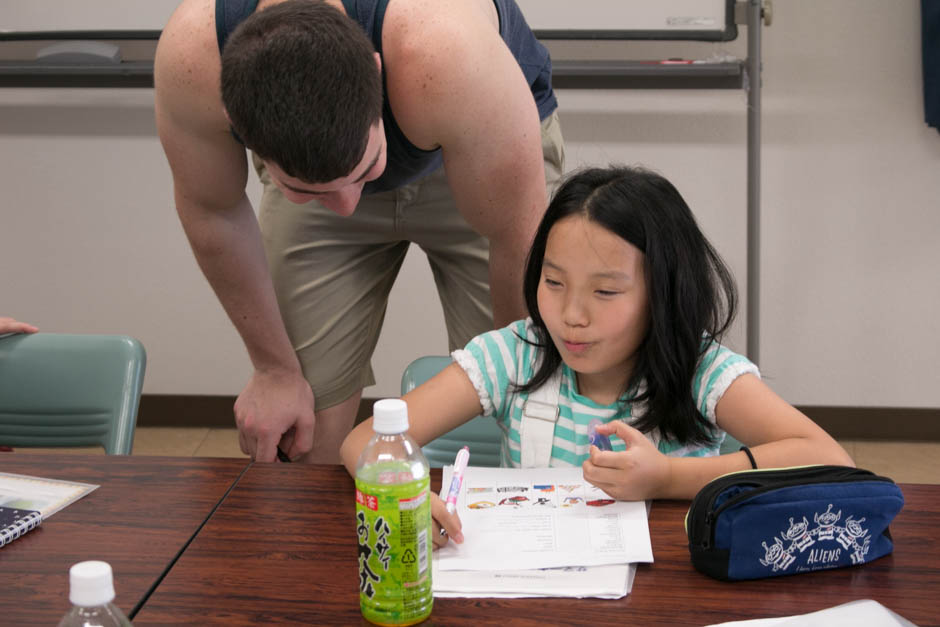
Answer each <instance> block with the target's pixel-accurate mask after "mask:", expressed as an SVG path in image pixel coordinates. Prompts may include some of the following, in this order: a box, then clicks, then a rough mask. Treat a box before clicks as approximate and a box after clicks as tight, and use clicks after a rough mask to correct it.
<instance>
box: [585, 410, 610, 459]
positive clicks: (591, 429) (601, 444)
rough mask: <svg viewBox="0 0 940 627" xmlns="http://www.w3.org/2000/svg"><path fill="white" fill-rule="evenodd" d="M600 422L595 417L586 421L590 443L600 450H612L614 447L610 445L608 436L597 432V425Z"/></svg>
mask: <svg viewBox="0 0 940 627" xmlns="http://www.w3.org/2000/svg"><path fill="white" fill-rule="evenodd" d="M600 424H603V423H601V421H600V420H598V419H597V418H595V419H594V420H592V421H591V422H589V423H588V439H589V440H590V441H591V444H593V445H594V446H596V447H597V448H599V449H600V450H602V451H612V450H614V447H613V446H611V445H610V438H608V437H607V436H606V435H603V434H601V433H598V432H597V426H598V425H600Z"/></svg>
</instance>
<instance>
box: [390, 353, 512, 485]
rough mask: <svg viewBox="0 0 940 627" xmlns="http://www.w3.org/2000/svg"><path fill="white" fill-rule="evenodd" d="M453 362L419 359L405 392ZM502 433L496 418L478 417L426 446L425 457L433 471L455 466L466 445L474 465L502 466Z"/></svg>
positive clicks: (412, 367)
mask: <svg viewBox="0 0 940 627" xmlns="http://www.w3.org/2000/svg"><path fill="white" fill-rule="evenodd" d="M450 363H451V359H450V357H437V356H428V357H419V358H417V359H415V360H414V361H413V362H411V363H410V364H409V365H408V367H407V368H405V372H404V374H403V375H402V377H401V393H402V394H406V393H407V392H410V391H411V390H413V389H415V388H416V387H418V386H419V385H421V384H422V383H424V382H425V381H427V380H428V379H430V378H431V377H433V376H434V375H436V374H437V373H438V372H440V371H441V370H443V369H444V368H445V367H446V366H447V365H448V364H450ZM501 442H502V431H500V429H499V427H498V426H497V425H496V421H495V420H494V419H493V418H488V417H486V416H477V417H476V418H473V419H472V420H470V421H469V422H465V423H464V424H462V425H460V426H459V427H457V428H456V429H454V430H452V431H449V432H448V433H445V434H444V435H442V436H441V437H439V438H437V439H436V440H434V441H432V442H429V443H428V444H426V445H425V446H424V447H422V449H421V450H422V451H424V456H425V457H427V458H428V463H430V464H431V467H432V468H441V467H442V466H449V465H451V464H453V463H454V457H456V455H457V451H459V450H460V449H461V448H463V447H464V446H469V447H470V465H471V466H488V467H498V466H499V465H500V464H499V459H500V448H501Z"/></svg>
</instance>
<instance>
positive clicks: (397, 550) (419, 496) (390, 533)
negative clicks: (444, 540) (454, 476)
mask: <svg viewBox="0 0 940 627" xmlns="http://www.w3.org/2000/svg"><path fill="white" fill-rule="evenodd" d="M373 416H374V417H373V428H374V429H375V434H374V435H373V436H372V439H371V440H369V443H368V444H367V445H366V448H365V449H364V450H363V451H362V454H361V455H360V456H359V461H358V462H357V464H356V534H357V536H358V538H359V605H360V607H361V609H362V615H363V616H364V617H365V618H366V620H368V621H369V622H372V623H375V624H377V625H413V624H415V623H419V622H421V621H423V620H424V619H426V618H427V617H428V616H430V614H431V606H432V605H433V603H434V597H433V595H432V593H431V550H432V546H433V545H432V541H431V537H430V534H431V500H430V496H431V482H430V474H429V473H430V471H429V468H428V460H427V459H425V457H424V454H423V453H422V452H421V447H419V446H418V445H417V444H416V443H415V441H414V440H412V439H411V437H410V436H409V435H408V433H407V431H408V406H407V404H406V403H405V401H402V400H399V399H384V400H380V401H377V402H376V403H375V406H374V408H373Z"/></svg>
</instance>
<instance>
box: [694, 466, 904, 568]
mask: <svg viewBox="0 0 940 627" xmlns="http://www.w3.org/2000/svg"><path fill="white" fill-rule="evenodd" d="M903 506H904V495H903V494H902V493H901V489H900V488H899V487H898V486H897V484H896V483H895V482H894V481H892V480H891V479H889V478H887V477H880V476H878V475H876V474H874V473H873V472H871V471H868V470H862V469H859V468H851V467H848V466H800V467H795V468H778V469H767V470H746V471H742V472H735V473H731V474H728V475H723V476H721V477H718V478H717V479H714V480H713V481H711V482H710V483H708V484H707V485H706V486H705V487H704V488H702V490H701V491H700V492H699V493H698V494H697V495H696V496H695V498H694V499H693V500H692V505H691V506H690V507H689V512H688V514H686V518H685V529H686V533H687V534H688V537H689V551H690V553H691V555H692V565H693V566H694V567H695V568H696V569H697V570H699V571H701V572H703V573H705V574H706V575H710V576H712V577H715V578H717V579H722V580H725V581H734V580H738V579H760V578H763V577H776V576H779V575H791V574H796V573H805V572H810V571H814V570H823V569H829V568H842V567H844V566H854V565H857V564H864V563H867V562H870V561H872V560H876V559H878V558H879V557H882V556H884V555H887V554H889V553H891V551H892V550H893V549H894V545H893V543H892V541H891V534H890V532H889V530H888V524H889V523H890V522H891V521H892V520H893V519H894V517H895V516H896V515H897V514H898V512H900V511H901V508H902V507H903Z"/></svg>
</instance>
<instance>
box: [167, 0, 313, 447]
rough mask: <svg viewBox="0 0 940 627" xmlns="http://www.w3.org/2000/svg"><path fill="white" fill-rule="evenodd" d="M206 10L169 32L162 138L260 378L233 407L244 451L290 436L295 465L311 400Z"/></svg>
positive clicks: (203, 251) (198, 238) (205, 255)
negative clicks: (231, 120) (250, 193)
mask: <svg viewBox="0 0 940 627" xmlns="http://www.w3.org/2000/svg"><path fill="white" fill-rule="evenodd" d="M209 6H210V5H209V3H204V2H201V3H196V2H184V3H183V4H182V5H181V6H180V8H179V9H177V11H176V12H175V13H174V15H173V17H172V18H171V19H170V22H169V23H168V24H167V27H166V29H164V31H163V35H162V36H161V39H160V43H159V45H158V48H157V54H156V58H155V65H154V86H155V99H156V102H155V105H156V120H157V130H158V132H159V135H160V141H161V143H162V144H163V149H164V151H165V153H166V156H167V161H168V162H169V165H170V169H171V170H172V173H173V185H174V196H175V200H176V209H177V212H178V214H179V217H180V221H181V222H182V225H183V229H184V231H185V232H186V236H187V238H188V239H189V242H190V245H191V246H192V249H193V252H194V254H195V256H196V260H197V261H198V263H199V267H200V268H201V269H202V272H203V274H204V275H205V276H206V279H208V281H209V283H210V285H211V286H212V288H213V290H214V291H215V293H216V296H217V297H218V299H219V302H220V303H221V304H222V306H223V308H224V309H225V311H226V313H227V314H228V316H229V318H230V319H231V320H232V323H233V324H234V325H235V327H236V329H237V330H238V332H239V334H240V335H241V337H242V340H243V341H244V343H245V347H246V348H247V350H248V353H249V356H250V358H251V361H252V364H253V365H254V368H255V372H254V374H253V376H252V379H251V380H250V381H249V383H248V385H247V386H246V387H245V389H244V390H243V391H242V393H241V394H240V395H239V398H238V401H237V402H236V406H235V413H236V422H237V425H238V429H239V439H240V442H241V446H242V450H243V451H244V452H246V453H249V454H251V456H252V457H253V458H255V459H258V460H262V461H270V460H273V459H274V456H275V447H276V445H277V444H278V442H279V441H280V439H281V437H282V435H283V434H284V433H285V432H286V431H288V430H289V429H291V428H292V427H293V428H294V430H295V431H294V438H293V443H292V445H291V449H290V451H289V452H288V455H290V456H291V457H297V456H299V455H301V454H302V453H304V452H306V451H307V450H309V449H310V448H311V446H312V442H313V423H314V415H313V395H312V392H311V391H310V387H309V385H308V384H307V382H306V381H305V380H304V378H303V375H302V373H301V369H300V364H299V362H298V360H297V357H296V355H295V353H294V350H293V348H292V346H291V344H290V341H289V339H288V337H287V332H286V330H285V328H284V323H283V321H282V320H281V316H280V311H279V309H278V306H277V301H276V299H275V296H274V290H273V286H272V284H271V279H270V276H269V274H268V268H267V262H266V260H265V256H264V251H263V248H262V244H261V236H260V232H259V229H258V223H257V219H256V218H255V214H254V211H253V210H252V207H251V204H250V202H249V201H248V198H247V196H246V195H245V183H246V181H247V159H246V156H245V150H244V147H242V146H241V145H239V144H238V143H237V142H236V141H235V140H234V139H233V138H232V136H231V134H230V132H229V128H228V123H227V120H226V118H225V114H224V112H223V109H222V103H221V99H220V97H219V74H220V59H219V52H218V47H217V45H216V42H215V30H214V28H212V19H211V15H209V11H208V9H207V7H209Z"/></svg>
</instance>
